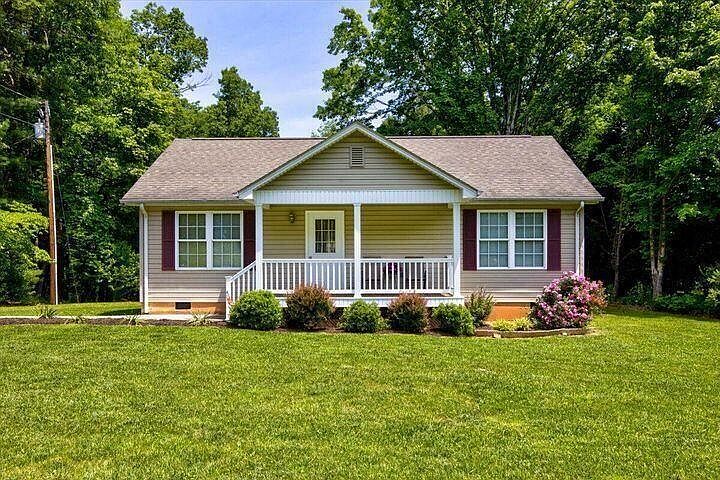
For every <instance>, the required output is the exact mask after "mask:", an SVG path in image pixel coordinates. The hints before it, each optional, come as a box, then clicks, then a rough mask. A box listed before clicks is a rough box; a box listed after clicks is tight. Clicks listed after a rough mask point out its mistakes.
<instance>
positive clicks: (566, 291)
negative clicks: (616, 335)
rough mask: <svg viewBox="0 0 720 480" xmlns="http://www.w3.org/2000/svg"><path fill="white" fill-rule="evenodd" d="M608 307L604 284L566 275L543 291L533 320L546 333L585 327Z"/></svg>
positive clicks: (534, 307)
mask: <svg viewBox="0 0 720 480" xmlns="http://www.w3.org/2000/svg"><path fill="white" fill-rule="evenodd" d="M605 305H606V301H605V290H604V289H603V286H602V282H591V281H589V280H587V279H586V278H585V277H584V276H582V275H577V274H575V273H571V272H564V273H563V274H562V275H561V276H560V278H558V279H555V280H553V281H552V282H551V283H550V285H548V286H546V287H545V288H544V289H543V291H542V293H541V294H540V295H539V296H538V298H537V299H536V300H535V303H534V304H533V305H532V307H531V308H530V314H529V318H530V320H531V321H532V322H533V324H534V325H535V326H536V327H537V328H540V329H546V330H550V329H553V328H578V327H584V326H585V325H587V324H588V322H590V320H591V319H592V316H593V314H595V313H597V312H599V311H600V310H601V309H602V308H604V307H605Z"/></svg>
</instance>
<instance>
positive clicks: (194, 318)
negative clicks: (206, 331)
mask: <svg viewBox="0 0 720 480" xmlns="http://www.w3.org/2000/svg"><path fill="white" fill-rule="evenodd" d="M187 323H188V325H193V326H196V327H198V326H205V325H210V324H211V323H212V320H210V314H209V313H205V312H190V319H189V320H188V321H187Z"/></svg>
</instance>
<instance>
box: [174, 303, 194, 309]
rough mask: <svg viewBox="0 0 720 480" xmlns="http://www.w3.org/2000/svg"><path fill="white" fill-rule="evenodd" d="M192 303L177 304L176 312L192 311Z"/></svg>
mask: <svg viewBox="0 0 720 480" xmlns="http://www.w3.org/2000/svg"><path fill="white" fill-rule="evenodd" d="M190 308H191V306H190V302H175V310H190Z"/></svg>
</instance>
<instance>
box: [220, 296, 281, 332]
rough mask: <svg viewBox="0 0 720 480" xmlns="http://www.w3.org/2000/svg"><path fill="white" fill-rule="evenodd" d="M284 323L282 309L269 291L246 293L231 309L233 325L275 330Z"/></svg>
mask: <svg viewBox="0 0 720 480" xmlns="http://www.w3.org/2000/svg"><path fill="white" fill-rule="evenodd" d="M280 322H282V308H280V302H279V301H278V299H277V298H275V295H273V294H272V293H270V292H268V291H267V290H253V291H251V292H245V293H243V295H242V296H241V297H240V298H239V299H238V300H237V301H236V302H235V303H234V304H233V305H232V307H230V320H229V323H230V324H231V325H235V326H237V327H240V328H249V329H252V330H274V329H276V328H277V327H279V326H280Z"/></svg>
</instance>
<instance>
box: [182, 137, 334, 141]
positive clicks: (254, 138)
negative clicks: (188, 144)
mask: <svg viewBox="0 0 720 480" xmlns="http://www.w3.org/2000/svg"><path fill="white" fill-rule="evenodd" d="M324 139H325V137H189V138H176V139H175V140H320V141H322V140H324Z"/></svg>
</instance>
